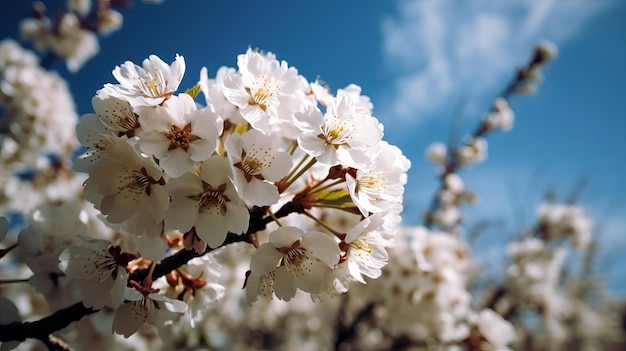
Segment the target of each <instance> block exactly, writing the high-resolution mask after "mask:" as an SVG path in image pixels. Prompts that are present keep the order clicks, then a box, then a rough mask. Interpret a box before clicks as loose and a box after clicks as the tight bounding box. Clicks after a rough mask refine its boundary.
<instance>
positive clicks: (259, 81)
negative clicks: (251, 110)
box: [248, 75, 280, 111]
mask: <svg viewBox="0 0 626 351" xmlns="http://www.w3.org/2000/svg"><path fill="white" fill-rule="evenodd" d="M279 91H280V87H279V86H278V84H276V80H275V79H274V78H269V79H268V78H267V77H266V76H265V75H260V76H258V77H257V78H256V80H255V81H254V83H252V87H251V88H250V91H249V93H250V100H249V101H248V104H250V105H258V106H259V107H260V108H261V109H262V110H263V111H265V109H266V108H267V103H268V101H269V100H270V99H272V98H273V97H274V96H276V95H277V94H278V92H279Z"/></svg>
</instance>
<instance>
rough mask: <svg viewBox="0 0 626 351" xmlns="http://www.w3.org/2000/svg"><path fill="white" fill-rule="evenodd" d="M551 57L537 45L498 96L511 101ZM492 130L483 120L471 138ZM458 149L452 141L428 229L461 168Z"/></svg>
mask: <svg viewBox="0 0 626 351" xmlns="http://www.w3.org/2000/svg"><path fill="white" fill-rule="evenodd" d="M550 59H551V57H550V56H549V54H548V53H547V51H546V50H545V49H543V48H542V47H541V46H537V47H536V48H535V50H534V52H533V55H532V56H531V58H530V60H529V61H528V63H527V64H526V65H525V66H523V67H521V68H519V69H517V71H516V73H515V75H514V76H513V78H512V79H511V81H510V82H509V84H508V85H507V86H506V87H505V89H504V90H503V91H502V92H501V93H500V95H499V97H498V98H502V99H505V100H507V101H509V99H510V98H511V96H512V95H513V94H516V93H519V92H520V90H521V89H522V88H523V87H525V86H528V85H529V84H530V83H532V82H533V81H534V79H535V78H534V72H535V71H536V70H538V68H539V67H540V66H542V65H544V64H546V63H547V62H548V61H549V60H550ZM496 100H497V99H496ZM495 109H496V108H495V105H493V106H492V108H491V109H490V112H495ZM492 131H493V129H491V128H489V127H488V126H487V124H486V123H485V121H484V120H482V121H481V123H480V124H479V125H478V126H477V127H476V129H475V130H474V131H473V132H472V133H471V134H470V139H476V138H480V137H486V136H487V135H488V134H489V133H490V132H492ZM457 150H458V147H456V146H454V141H451V143H450V145H449V149H448V153H447V156H446V160H445V167H444V170H443V172H441V174H440V175H439V181H440V183H439V184H440V185H439V189H437V191H436V192H435V195H434V196H433V198H432V200H431V203H430V205H429V207H428V210H427V212H426V214H425V215H424V226H425V227H426V228H428V229H431V228H432V227H433V225H434V224H435V222H434V219H435V213H436V212H437V210H438V209H439V207H440V206H441V203H440V201H439V197H438V194H439V193H440V192H441V191H442V190H444V189H445V188H446V185H445V180H446V177H447V176H448V175H450V174H452V173H456V172H457V171H458V170H459V169H460V168H461V164H460V162H459V158H458V157H457V154H456V153H457Z"/></svg>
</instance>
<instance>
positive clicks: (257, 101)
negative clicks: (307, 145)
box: [222, 49, 299, 133]
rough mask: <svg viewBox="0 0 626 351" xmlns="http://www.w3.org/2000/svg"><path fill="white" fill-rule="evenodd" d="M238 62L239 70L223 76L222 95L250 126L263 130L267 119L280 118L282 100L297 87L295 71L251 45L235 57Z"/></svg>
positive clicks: (267, 126)
mask: <svg viewBox="0 0 626 351" xmlns="http://www.w3.org/2000/svg"><path fill="white" fill-rule="evenodd" d="M237 66H238V67H239V72H238V74H231V75H230V76H228V77H227V78H226V79H224V82H223V88H222V89H223V91H224V96H226V99H228V101H230V102H231V103H232V104H233V105H235V106H237V107H238V108H239V110H240V112H241V115H242V116H243V118H245V119H246V121H248V122H249V123H250V124H251V125H252V127H253V128H255V129H258V130H260V131H261V132H263V133H266V132H267V131H268V129H269V125H270V120H271V119H272V118H279V113H278V108H279V105H280V104H281V101H282V100H283V99H284V98H285V97H286V96H288V95H291V94H293V93H294V92H295V91H296V89H297V88H298V84H299V78H298V71H297V70H296V69H295V68H293V67H288V66H287V62H285V61H282V62H280V63H279V62H278V61H277V60H276V58H275V56H274V55H273V54H271V53H268V54H266V55H263V54H261V53H259V52H257V51H254V50H252V49H248V51H246V53H245V54H242V55H239V56H238V57H237Z"/></svg>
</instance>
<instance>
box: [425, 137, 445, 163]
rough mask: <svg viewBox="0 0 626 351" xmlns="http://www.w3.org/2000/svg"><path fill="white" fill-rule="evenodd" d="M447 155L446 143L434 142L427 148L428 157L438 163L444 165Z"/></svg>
mask: <svg viewBox="0 0 626 351" xmlns="http://www.w3.org/2000/svg"><path fill="white" fill-rule="evenodd" d="M446 155H447V147H446V144H444V143H441V142H436V143H432V144H430V145H429V146H428V148H427V149H426V158H428V160H430V161H432V162H434V163H436V164H438V165H444V163H445V162H446Z"/></svg>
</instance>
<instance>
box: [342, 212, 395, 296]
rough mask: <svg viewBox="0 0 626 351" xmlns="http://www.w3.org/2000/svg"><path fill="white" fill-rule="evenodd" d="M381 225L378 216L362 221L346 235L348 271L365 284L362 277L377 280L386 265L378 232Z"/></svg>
mask: <svg viewBox="0 0 626 351" xmlns="http://www.w3.org/2000/svg"><path fill="white" fill-rule="evenodd" d="M382 224H383V218H382V216H381V215H380V214H375V215H373V216H370V217H367V218H365V219H363V220H362V221H361V222H360V223H359V224H357V225H356V226H355V227H354V228H352V230H350V231H349V232H348V233H347V234H346V238H345V240H344V241H345V243H346V244H347V257H346V260H347V262H348V270H349V272H350V275H351V276H352V277H354V279H356V280H358V281H359V282H361V283H363V284H365V280H364V279H363V275H365V276H368V277H370V278H378V277H380V275H381V274H382V270H381V269H382V268H383V267H384V266H385V265H387V260H388V259H389V256H388V254H387V250H386V249H385V246H384V243H385V241H384V240H383V238H382V236H381V233H380V232H379V230H380V229H381V226H382Z"/></svg>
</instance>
